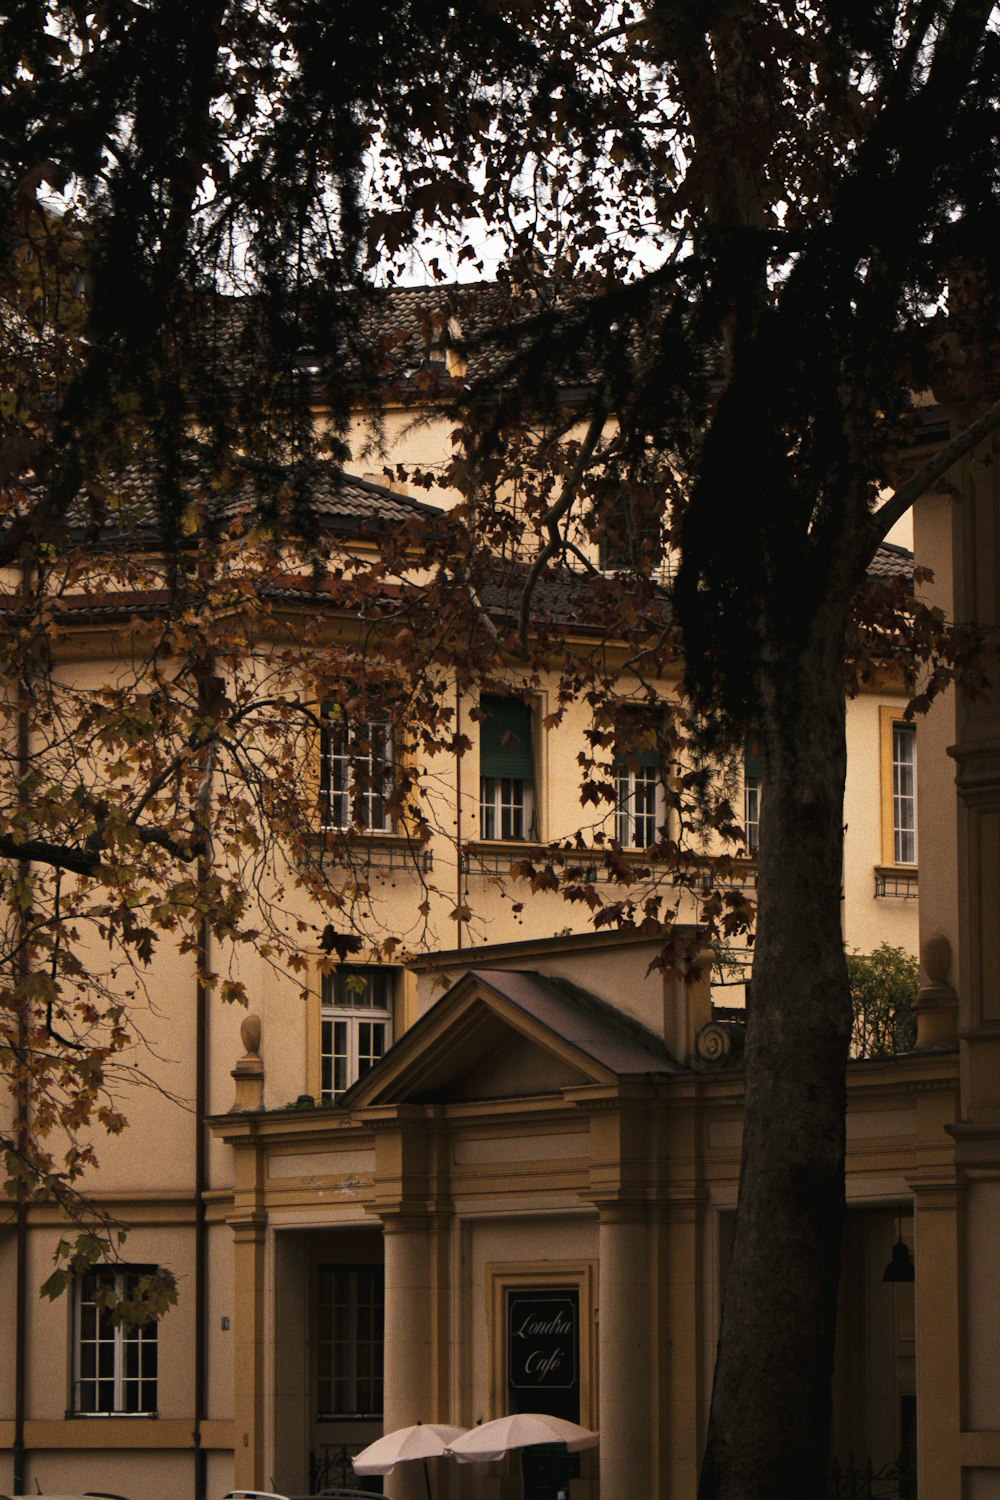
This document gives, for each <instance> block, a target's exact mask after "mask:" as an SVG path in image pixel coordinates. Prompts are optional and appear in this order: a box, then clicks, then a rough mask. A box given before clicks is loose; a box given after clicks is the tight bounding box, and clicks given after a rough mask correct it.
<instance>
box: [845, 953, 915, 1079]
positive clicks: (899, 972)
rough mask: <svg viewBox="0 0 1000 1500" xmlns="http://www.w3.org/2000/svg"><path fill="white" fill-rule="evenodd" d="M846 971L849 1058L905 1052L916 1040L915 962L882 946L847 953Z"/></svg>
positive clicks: (883, 1055) (906, 955)
mask: <svg viewBox="0 0 1000 1500" xmlns="http://www.w3.org/2000/svg"><path fill="white" fill-rule="evenodd" d="M847 972H848V975H849V977H850V982H851V997H852V999H853V1002H854V1026H853V1030H852V1032H851V1056H852V1057H888V1056H891V1054H892V1053H894V1052H908V1051H909V1050H910V1048H911V1047H912V1046H913V1045H914V1043H915V1042H916V1039H917V1020H916V1016H915V1015H914V1012H913V1004H914V1001H915V1000H916V998H917V982H918V981H917V975H918V972H919V964H918V963H917V960H916V959H915V958H914V957H913V955H912V954H910V953H907V952H906V951H905V950H904V949H902V948H893V947H891V946H890V945H889V944H888V943H882V944H881V945H880V946H879V947H878V948H876V949H875V952H874V953H869V954H863V953H849V954H848V955H847Z"/></svg>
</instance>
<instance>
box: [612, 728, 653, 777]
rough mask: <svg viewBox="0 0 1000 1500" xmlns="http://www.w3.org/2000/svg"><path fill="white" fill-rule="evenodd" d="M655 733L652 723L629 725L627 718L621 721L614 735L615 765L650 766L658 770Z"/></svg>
mask: <svg viewBox="0 0 1000 1500" xmlns="http://www.w3.org/2000/svg"><path fill="white" fill-rule="evenodd" d="M656 734H657V730H656V726H655V725H654V724H649V723H646V724H638V723H637V724H633V725H630V724H629V723H628V721H627V720H626V721H625V722H623V723H622V724H621V726H620V729H619V732H618V734H617V736H616V744H615V765H616V766H632V767H638V766H652V767H653V769H654V770H659V768H660V766H661V764H662V762H661V759H660V752H659V750H658V748H657V746H656Z"/></svg>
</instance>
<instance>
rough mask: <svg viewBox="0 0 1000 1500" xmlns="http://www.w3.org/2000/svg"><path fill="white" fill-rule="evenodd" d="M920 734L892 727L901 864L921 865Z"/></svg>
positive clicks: (895, 836)
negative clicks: (919, 844)
mask: <svg viewBox="0 0 1000 1500" xmlns="http://www.w3.org/2000/svg"><path fill="white" fill-rule="evenodd" d="M916 757H917V735H916V729H915V728H914V726H913V725H912V724H894V725H893V727H892V843H893V858H894V860H895V862H896V864H898V865H913V864H916V862H917V787H916V770H917V764H916Z"/></svg>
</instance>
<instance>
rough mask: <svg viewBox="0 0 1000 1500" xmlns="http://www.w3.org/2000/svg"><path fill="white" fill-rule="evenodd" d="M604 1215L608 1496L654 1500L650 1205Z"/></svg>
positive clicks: (611, 1207)
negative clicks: (630, 1496)
mask: <svg viewBox="0 0 1000 1500" xmlns="http://www.w3.org/2000/svg"><path fill="white" fill-rule="evenodd" d="M599 1210H600V1216H601V1220H600V1230H599V1247H600V1262H601V1266H600V1326H599V1332H598V1352H599V1361H600V1404H599V1427H600V1432H601V1446H600V1474H601V1495H602V1496H604V1495H606V1496H609V1497H611V1500H614V1497H615V1496H616V1495H620V1496H627V1495H636V1496H638V1495H648V1494H649V1493H650V1476H651V1474H652V1471H653V1460H652V1451H651V1443H652V1437H653V1430H652V1428H653V1424H652V1401H651V1391H652V1387H653V1384H654V1371H653V1350H652V1337H653V1326H654V1317H653V1287H652V1278H651V1275H650V1260H651V1250H650V1230H649V1224H648V1216H647V1212H646V1208H645V1205H643V1204H627V1203H605V1204H600V1205H599Z"/></svg>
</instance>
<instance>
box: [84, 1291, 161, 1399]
mask: <svg viewBox="0 0 1000 1500" xmlns="http://www.w3.org/2000/svg"><path fill="white" fill-rule="evenodd" d="M148 1271H149V1268H148V1267H140V1266H116V1267H114V1268H112V1267H105V1266H102V1267H100V1268H99V1269H97V1270H94V1271H88V1272H87V1274H86V1275H85V1276H84V1277H83V1278H82V1280H81V1281H80V1282H79V1283H78V1285H77V1290H76V1306H75V1311H74V1317H75V1325H76V1326H75V1338H74V1345H75V1348H74V1372H73V1411H74V1412H76V1413H77V1414H78V1415H80V1416H112V1415H127V1416H139V1415H143V1414H145V1415H150V1414H152V1413H154V1412H155V1411H156V1359H157V1337H156V1335H157V1324H156V1323H144V1324H143V1325H142V1326H141V1327H139V1328H133V1327H127V1326H125V1325H124V1324H120V1325H118V1326H116V1325H115V1323H114V1322H113V1320H112V1316H111V1312H110V1311H109V1309H108V1307H107V1305H106V1301H107V1299H108V1298H109V1297H113V1298H116V1299H121V1298H126V1297H130V1296H131V1295H132V1294H133V1293H134V1292H135V1289H136V1284H137V1282H138V1281H139V1279H140V1277H142V1276H144V1275H147V1274H148Z"/></svg>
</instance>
